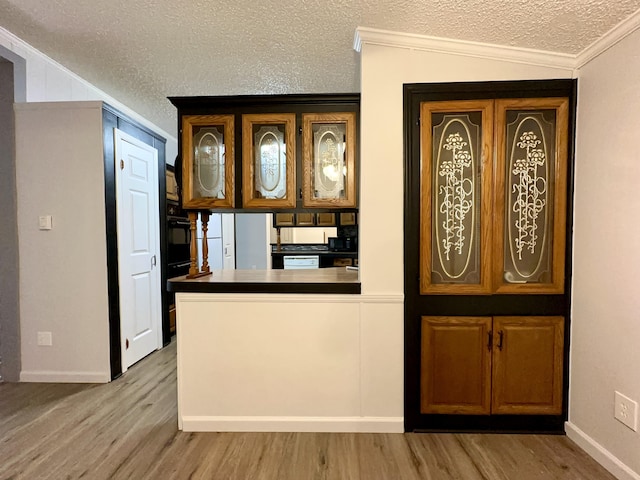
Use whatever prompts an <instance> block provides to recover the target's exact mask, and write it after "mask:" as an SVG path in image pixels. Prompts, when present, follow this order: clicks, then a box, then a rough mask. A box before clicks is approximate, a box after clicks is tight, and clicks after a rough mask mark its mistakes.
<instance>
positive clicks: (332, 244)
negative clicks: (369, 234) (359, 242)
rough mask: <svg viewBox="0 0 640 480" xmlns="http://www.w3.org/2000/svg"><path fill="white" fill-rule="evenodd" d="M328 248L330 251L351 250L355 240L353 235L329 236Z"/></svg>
mask: <svg viewBox="0 0 640 480" xmlns="http://www.w3.org/2000/svg"><path fill="white" fill-rule="evenodd" d="M328 240H329V250H330V251H332V252H353V251H355V249H356V242H355V239H354V238H353V237H329V239H328Z"/></svg>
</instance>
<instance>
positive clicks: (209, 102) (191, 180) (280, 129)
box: [170, 94, 360, 212]
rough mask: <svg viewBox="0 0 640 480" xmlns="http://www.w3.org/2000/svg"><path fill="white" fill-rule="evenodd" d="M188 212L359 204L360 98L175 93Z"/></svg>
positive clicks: (352, 207)
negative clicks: (191, 210)
mask: <svg viewBox="0 0 640 480" xmlns="http://www.w3.org/2000/svg"><path fill="white" fill-rule="evenodd" d="M170 100H171V102H172V103H173V104H174V105H175V106H176V107H177V108H178V117H179V125H180V130H181V135H180V142H181V158H182V189H183V191H182V196H183V206H184V208H186V209H203V210H204V209H240V208H241V209H243V210H255V211H259V210H273V211H278V210H280V211H282V210H285V211H287V210H290V211H295V210H307V209H312V210H318V209H320V210H325V211H330V210H347V211H353V212H355V211H356V209H357V190H356V185H357V175H358V172H357V165H358V158H357V156H358V145H357V141H358V136H357V122H358V117H359V111H360V96H359V95H357V94H336V95H277V96H276V95H273V96H270V95H256V96H239V97H171V98H170Z"/></svg>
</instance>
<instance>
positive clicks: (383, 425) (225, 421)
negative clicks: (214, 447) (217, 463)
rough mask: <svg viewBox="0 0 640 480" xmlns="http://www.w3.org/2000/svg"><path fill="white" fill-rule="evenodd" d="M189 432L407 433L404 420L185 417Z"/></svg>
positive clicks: (183, 424) (183, 423) (183, 422)
mask: <svg viewBox="0 0 640 480" xmlns="http://www.w3.org/2000/svg"><path fill="white" fill-rule="evenodd" d="M178 423H179V425H181V430H183V431H185V432H335V433H403V432H404V418H403V417H211V416H182V417H181V418H180V419H179V422H178Z"/></svg>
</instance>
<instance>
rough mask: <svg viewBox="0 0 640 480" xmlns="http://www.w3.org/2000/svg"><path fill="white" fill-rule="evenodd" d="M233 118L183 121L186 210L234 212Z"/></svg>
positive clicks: (200, 117)
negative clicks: (222, 209)
mask: <svg viewBox="0 0 640 480" xmlns="http://www.w3.org/2000/svg"><path fill="white" fill-rule="evenodd" d="M233 127H234V118H233V115H185V116H183V117H182V185H183V189H182V206H183V208H185V209H204V208H217V207H223V208H233V206H234V188H233V187H234V182H233V165H234V162H233V159H234V149H233V140H234V137H233V135H234V128H233Z"/></svg>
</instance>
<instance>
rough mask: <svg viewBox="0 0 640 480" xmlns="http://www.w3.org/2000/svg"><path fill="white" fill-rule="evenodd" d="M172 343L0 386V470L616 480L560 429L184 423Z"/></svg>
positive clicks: (71, 474)
mask: <svg viewBox="0 0 640 480" xmlns="http://www.w3.org/2000/svg"><path fill="white" fill-rule="evenodd" d="M175 355H176V352H175V343H172V344H171V345H170V346H168V347H167V348H165V349H163V350H161V351H159V352H156V353H154V354H153V355H151V356H149V357H147V358H146V359H144V360H142V361H141V362H140V363H138V364H136V365H134V366H133V367H132V368H131V369H130V370H129V371H128V372H127V373H126V374H125V375H123V376H122V377H121V378H119V379H118V380H116V381H114V382H112V383H110V384H106V385H77V384H30V383H19V384H0V479H2V480H8V479H12V480H13V479H15V480H17V479H28V480H32V479H79V478H84V479H91V480H93V479H98V480H100V479H135V480H141V479H224V480H235V479H238V480H239V479H243V480H244V479H251V480H253V479H257V480H276V479H277V480H307V479H309V480H321V479H323V480H326V479H339V480H351V479H353V480H369V479H372V480H378V479H379V480H387V479H402V480H414V479H416V480H417V479H429V480H448V479H461V480H475V479H484V480H494V479H505V480H507V479H508V480H513V479H517V480H533V479H536V480H537V479H545V480H547V479H566V480H570V479H575V480H595V479H613V478H614V477H612V476H611V475H609V474H608V473H607V472H606V471H605V470H604V469H603V468H602V467H601V466H599V465H598V464H597V463H596V462H595V461H594V460H593V459H591V458H590V457H589V456H587V455H586V454H585V453H584V452H583V451H582V450H580V449H579V448H578V447H577V446H576V445H575V444H574V443H573V442H571V441H570V440H569V439H567V438H566V437H564V436H545V435H492V434H328V433H184V432H179V431H178V429H177V413H176V370H175V365H176V362H175Z"/></svg>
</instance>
